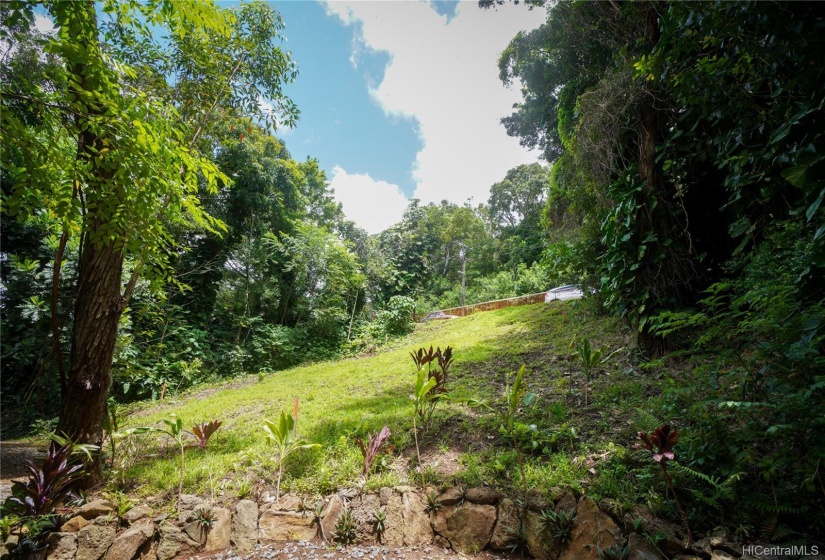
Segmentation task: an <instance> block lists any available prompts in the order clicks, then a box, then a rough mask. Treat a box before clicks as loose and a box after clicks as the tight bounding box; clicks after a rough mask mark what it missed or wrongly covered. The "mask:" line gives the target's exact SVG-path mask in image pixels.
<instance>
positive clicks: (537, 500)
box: [527, 488, 550, 511]
mask: <svg viewBox="0 0 825 560" xmlns="http://www.w3.org/2000/svg"><path fill="white" fill-rule="evenodd" d="M549 506H550V502H549V501H548V500H547V498H545V497H544V494H542V493H541V491H540V490H538V489H536V488H531V489H530V490H528V491H527V507H528V509H531V510H533V511H543V510H545V509H547V508H548V507H549Z"/></svg>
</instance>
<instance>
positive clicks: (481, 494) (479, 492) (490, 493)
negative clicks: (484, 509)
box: [466, 486, 501, 506]
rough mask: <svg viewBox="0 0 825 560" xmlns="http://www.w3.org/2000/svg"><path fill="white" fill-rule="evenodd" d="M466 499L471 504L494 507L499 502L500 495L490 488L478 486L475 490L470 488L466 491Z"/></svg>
mask: <svg viewBox="0 0 825 560" xmlns="http://www.w3.org/2000/svg"><path fill="white" fill-rule="evenodd" d="M466 498H467V501H468V502H473V503H474V504H483V505H488V506H491V505H495V504H496V503H497V502H498V501H499V499H500V498H501V495H500V494H499V493H498V492H496V491H495V490H493V489H492V488H487V487H486V486H479V487H477V488H470V489H469V490H467V495H466Z"/></svg>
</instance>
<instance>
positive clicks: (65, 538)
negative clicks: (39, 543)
mask: <svg viewBox="0 0 825 560" xmlns="http://www.w3.org/2000/svg"><path fill="white" fill-rule="evenodd" d="M46 544H48V545H49V553H48V555H47V556H46V558H48V559H49V560H74V557H75V554H77V534H75V533H49V536H48V537H47V538H46Z"/></svg>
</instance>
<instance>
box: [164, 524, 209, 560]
mask: <svg viewBox="0 0 825 560" xmlns="http://www.w3.org/2000/svg"><path fill="white" fill-rule="evenodd" d="M199 548H200V544H198V543H197V542H196V541H193V540H192V539H190V538H189V536H187V535H186V533H184V532H183V531H181V530H180V529H178V528H177V527H175V526H174V525H172V524H171V523H164V524H163V525H161V526H160V542H159V543H158V549H157V556H158V560H172V558H174V557H175V556H177V555H179V554H194V553H196V552H197V551H198V549H199Z"/></svg>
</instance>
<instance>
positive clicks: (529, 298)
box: [415, 292, 546, 321]
mask: <svg viewBox="0 0 825 560" xmlns="http://www.w3.org/2000/svg"><path fill="white" fill-rule="evenodd" d="M545 295H546V294H545V292H540V293H538V294H529V295H526V296H518V297H513V298H507V299H497V300H495V301H485V302H482V303H474V304H472V305H465V306H464V307H452V308H450V309H440V310H439V311H431V312H430V313H439V312H440V313H444V314H445V315H457V316H459V317H466V316H467V315H472V314H473V313H478V312H479V311H493V310H495V309H503V308H505V307H514V306H519V305H532V304H534V303H544V296H545ZM430 313H427V314H423V315H418V314H416V317H415V320H416V321H421V320H423V319H424V317H426V316H427V315H429V314H430Z"/></svg>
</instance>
